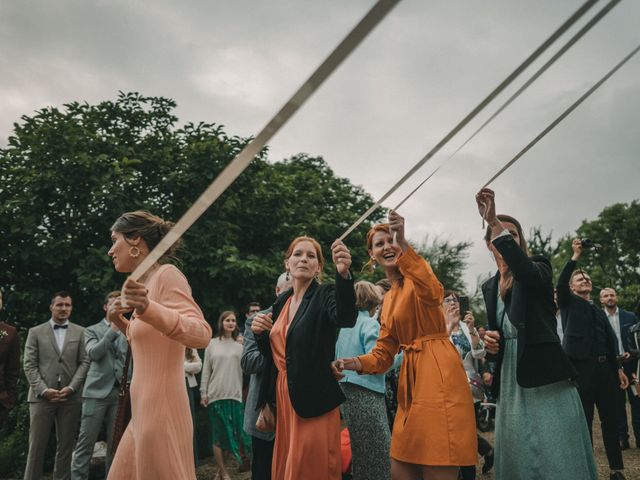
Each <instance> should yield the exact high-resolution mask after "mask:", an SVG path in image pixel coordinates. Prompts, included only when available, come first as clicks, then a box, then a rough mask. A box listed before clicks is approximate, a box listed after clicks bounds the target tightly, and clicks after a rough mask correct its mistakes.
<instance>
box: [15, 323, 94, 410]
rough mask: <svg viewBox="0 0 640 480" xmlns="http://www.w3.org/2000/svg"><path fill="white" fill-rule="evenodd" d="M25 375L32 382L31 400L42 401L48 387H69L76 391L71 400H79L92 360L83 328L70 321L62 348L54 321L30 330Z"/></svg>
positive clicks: (24, 364)
mask: <svg viewBox="0 0 640 480" xmlns="http://www.w3.org/2000/svg"><path fill="white" fill-rule="evenodd" d="M23 366H24V374H25V376H26V377H27V381H28V382H29V395H28V397H27V401H28V402H43V401H45V400H44V399H43V398H41V397H40V394H41V393H42V392H44V391H45V390H46V389H47V388H55V389H56V390H57V389H60V388H63V387H66V386H69V387H71V388H72V389H73V390H74V392H75V393H74V394H73V395H71V396H70V397H69V399H68V401H79V400H80V395H79V393H78V392H80V389H81V388H82V382H84V379H85V377H86V376H87V369H88V368H89V361H88V357H87V354H86V352H85V349H84V328H83V327H81V326H80V325H76V324H75V323H71V322H69V327H68V328H67V334H66V336H65V340H64V345H63V346H62V351H60V350H59V349H58V344H57V343H56V338H55V336H54V335H53V329H52V328H51V324H50V323H49V322H48V321H47V322H45V323H43V324H42V325H38V326H37V327H33V328H31V329H29V334H28V335H27V342H26V344H25V347H24V358H23Z"/></svg>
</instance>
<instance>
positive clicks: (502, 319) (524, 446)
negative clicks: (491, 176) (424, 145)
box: [476, 188, 598, 480]
mask: <svg viewBox="0 0 640 480" xmlns="http://www.w3.org/2000/svg"><path fill="white" fill-rule="evenodd" d="M494 197H495V196H494V193H493V191H492V190H490V189H488V188H484V189H482V190H481V191H480V192H479V193H478V194H477V195H476V201H477V203H478V209H479V211H480V214H481V215H482V216H483V218H484V219H485V220H486V221H487V222H488V223H489V227H488V228H487V233H486V236H485V240H486V242H487V247H488V248H489V249H490V250H491V252H492V253H493V255H494V257H495V260H496V264H497V267H498V273H497V274H496V275H495V276H494V277H492V278H490V279H489V280H488V281H487V282H485V283H484V285H483V286H482V290H483V294H484V299H485V303H486V306H487V317H488V320H489V328H490V330H489V331H487V334H486V335H485V348H486V350H487V351H488V352H489V353H493V354H496V355H497V364H496V372H495V376H494V381H493V385H492V389H493V393H494V395H496V396H497V397H498V406H497V411H496V431H495V447H494V448H495V472H496V474H495V479H496V480H512V479H517V480H540V479H545V480H546V479H553V480H558V479H560V480H576V479H580V480H597V478H598V474H597V470H596V466H595V461H594V457H593V450H592V447H591V440H590V438H589V430H588V428H587V423H586V420H585V416H584V412H583V410H582V404H581V403H580V398H579V396H578V392H577V390H576V388H575V386H574V384H573V383H572V381H571V379H572V378H573V377H575V375H576V373H575V371H574V369H573V367H572V366H571V364H570V363H569V360H568V358H567V356H566V355H565V353H564V350H563V349H562V346H561V345H560V340H559V338H558V335H557V333H556V318H555V306H554V301H553V283H552V269H551V264H550V263H549V261H548V260H547V259H546V258H544V257H542V256H532V257H529V254H528V251H527V247H526V242H525V239H524V237H523V234H522V227H521V226H520V224H519V223H518V221H517V220H516V219H515V218H513V217H509V216H507V215H496V213H495V201H494Z"/></svg>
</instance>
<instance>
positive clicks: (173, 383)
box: [108, 265, 211, 480]
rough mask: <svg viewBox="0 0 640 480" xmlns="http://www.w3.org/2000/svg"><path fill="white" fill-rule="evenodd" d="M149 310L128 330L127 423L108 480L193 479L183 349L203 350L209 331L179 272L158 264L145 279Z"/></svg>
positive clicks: (184, 279) (136, 318)
mask: <svg viewBox="0 0 640 480" xmlns="http://www.w3.org/2000/svg"><path fill="white" fill-rule="evenodd" d="M147 288H148V289H149V294H148V297H149V300H150V303H149V306H148V307H147V309H146V310H145V312H144V313H143V314H142V315H139V316H135V317H134V318H133V320H132V321H131V322H129V327H128V328H127V337H128V338H129V342H130V343H131V354H132V359H133V377H132V378H131V422H130V423H129V425H128V426H127V429H126V430H125V433H124V435H123V437H122V440H121V441H120V444H119V445H118V450H117V452H116V455H115V458H114V459H113V463H112V465H111V468H110V469H109V477H108V478H109V480H125V479H126V480H129V479H131V480H133V479H135V480H143V479H150V478H153V479H158V480H178V479H180V480H193V479H195V478H196V472H195V464H194V460H193V458H194V457H193V424H192V421H191V411H190V409H189V397H188V396H187V389H186V386H185V382H184V347H185V346H187V347H192V348H205V347H206V346H207V345H208V344H209V340H210V339H211V328H210V327H209V324H208V323H207V322H206V320H205V319H204V316H203V315H202V311H201V310H200V307H198V305H197V304H196V302H195V301H194V300H193V297H192V296H191V288H190V287H189V283H188V282H187V279H186V278H185V277H184V275H183V274H182V272H180V270H178V269H177V268H176V267H175V266H173V265H162V266H161V267H160V268H159V269H158V270H157V271H156V272H154V273H153V275H152V276H151V277H150V278H149V280H148V281H147Z"/></svg>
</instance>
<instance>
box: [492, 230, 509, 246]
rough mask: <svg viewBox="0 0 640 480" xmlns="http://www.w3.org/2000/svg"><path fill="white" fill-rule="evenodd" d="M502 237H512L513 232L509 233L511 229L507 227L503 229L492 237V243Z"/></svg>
mask: <svg viewBox="0 0 640 480" xmlns="http://www.w3.org/2000/svg"><path fill="white" fill-rule="evenodd" d="M500 237H511V233H509V230H507V229H506V228H505V229H504V230H502V231H501V232H500V233H499V234H498V235H496V236H495V237H493V238H492V239H491V243H493V242H494V241H496V240H497V239H498V238H500Z"/></svg>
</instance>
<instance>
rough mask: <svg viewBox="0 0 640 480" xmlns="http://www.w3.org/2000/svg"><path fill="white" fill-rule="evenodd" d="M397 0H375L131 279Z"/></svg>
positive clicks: (213, 197) (172, 240) (136, 275)
mask: <svg viewBox="0 0 640 480" xmlns="http://www.w3.org/2000/svg"><path fill="white" fill-rule="evenodd" d="M398 3H400V0H379V1H378V2H377V3H376V4H375V5H374V6H373V8H371V10H369V12H368V13H367V14H366V15H365V16H364V18H363V19H362V20H361V21H360V22H359V23H358V24H357V25H356V26H355V27H354V28H353V30H351V32H350V33H349V34H348V35H347V36H346V37H345V38H344V40H342V42H340V44H339V45H338V46H337V47H336V48H335V49H334V50H333V52H331V54H330V55H329V56H328V57H327V59H326V60H325V61H324V62H322V64H321V65H320V66H319V67H318V68H317V69H316V71H315V72H313V74H311V76H310V77H309V78H308V79H307V81H305V82H304V83H303V84H302V86H301V87H300V88H299V89H298V90H297V91H296V93H294V94H293V96H292V97H291V98H290V99H289V101H287V103H285V105H284V106H283V107H282V108H281V109H280V110H279V111H278V113H276V114H275V116H274V117H273V118H272V119H271V120H270V121H269V122H268V123H267V125H266V126H265V127H264V128H263V129H262V130H261V131H260V133H258V135H256V137H255V138H254V139H253V140H251V141H250V142H249V143H248V144H247V145H246V146H245V147H244V148H243V149H242V151H241V152H240V153H239V154H238V155H237V156H236V157H235V158H234V159H233V161H232V162H231V163H230V164H229V165H227V167H226V168H225V169H224V170H223V171H222V173H220V175H218V177H217V178H216V179H215V180H214V181H213V182H212V183H211V185H209V187H207V189H206V190H205V191H204V193H203V194H202V195H200V197H199V198H198V199H197V200H196V201H195V202H194V204H193V205H192V206H191V207H190V208H189V210H187V212H186V213H185V214H184V215H183V216H182V218H180V220H178V222H177V223H176V224H175V225H174V227H173V228H172V229H171V230H170V231H169V232H168V233H167V234H166V235H165V236H164V238H163V239H162V240H161V241H160V243H158V245H157V246H156V247H155V248H154V249H153V250H152V251H151V252H150V253H149V255H148V256H147V257H146V258H145V259H144V260H143V261H142V262H141V263H140V265H138V267H137V268H136V269H135V271H134V272H133V273H132V274H131V278H133V279H134V280H139V279H140V277H141V276H142V275H144V273H145V272H146V271H147V270H149V268H151V266H152V265H154V264H155V263H156V262H157V261H158V260H160V258H161V257H162V255H164V254H165V253H166V252H167V250H169V248H171V246H172V245H173V244H174V243H175V242H176V241H178V239H180V237H182V235H184V233H185V232H186V231H187V230H188V229H189V227H191V225H193V223H194V222H195V221H196V220H197V219H198V218H200V216H201V215H202V214H203V213H204V212H205V211H206V210H207V209H208V208H209V207H210V206H211V205H212V204H213V202H215V201H216V199H217V198H218V197H219V196H220V195H221V194H222V193H223V192H224V191H225V190H226V189H227V188H228V187H229V185H231V184H232V183H233V181H234V180H235V179H236V178H238V176H239V175H240V174H241V173H242V172H243V171H244V170H245V169H246V168H247V167H248V166H249V164H250V163H251V161H252V160H253V158H254V157H255V156H256V155H257V154H258V153H259V152H260V150H262V148H263V147H264V146H265V145H266V144H267V142H268V141H269V140H270V139H271V138H272V137H273V136H274V135H275V134H276V133H277V132H278V130H280V128H281V127H282V126H283V125H284V124H285V123H286V122H287V121H288V120H289V119H290V118H291V117H292V116H293V115H294V114H295V113H296V112H297V111H298V109H299V108H300V107H301V106H302V105H303V104H304V103H305V102H306V101H307V99H308V98H309V97H310V96H311V95H312V94H313V93H314V92H315V91H316V90H317V89H318V88H319V87H320V86H321V85H322V84H323V83H324V81H325V80H326V79H327V78H328V77H329V76H330V75H331V74H332V73H333V72H334V70H335V69H336V68H338V66H339V65H340V64H341V63H342V62H343V61H344V60H345V59H346V58H347V57H348V56H349V54H350V53H351V52H353V50H355V48H356V47H357V46H358V45H359V44H360V43H361V42H362V40H364V39H365V37H366V36H367V35H368V34H369V33H370V32H371V31H372V30H373V29H374V28H375V27H376V25H378V24H379V23H380V21H382V19H383V18H384V17H385V16H386V15H387V14H388V13H389V12H390V11H391V9H393V7H395V6H396V5H397V4H398Z"/></svg>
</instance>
